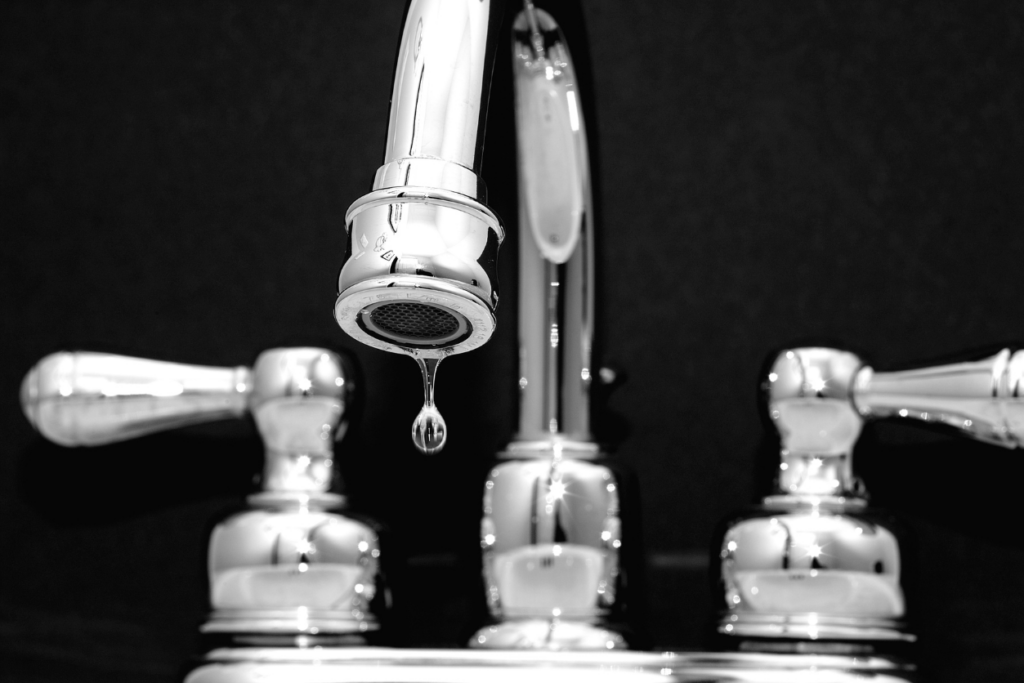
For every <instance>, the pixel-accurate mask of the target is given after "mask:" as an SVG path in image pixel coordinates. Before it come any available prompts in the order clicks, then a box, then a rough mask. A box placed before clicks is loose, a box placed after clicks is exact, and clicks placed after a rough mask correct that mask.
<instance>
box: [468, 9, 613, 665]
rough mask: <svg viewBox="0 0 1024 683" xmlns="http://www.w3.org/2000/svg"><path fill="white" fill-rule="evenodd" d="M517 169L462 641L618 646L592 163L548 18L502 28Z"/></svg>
mask: <svg viewBox="0 0 1024 683" xmlns="http://www.w3.org/2000/svg"><path fill="white" fill-rule="evenodd" d="M512 59H513V82H514V84H515V95H516V139H517V143H518V166H519V228H520V240H519V244H520V250H519V363H520V378H519V389H520V418H519V431H518V433H517V434H516V435H515V437H514V438H513V440H512V443H510V444H509V446H508V447H507V449H506V450H505V451H504V452H503V453H501V454H499V456H498V457H499V459H501V460H503V462H500V463H499V464H498V465H497V466H496V467H494V468H493V469H492V470H491V473H490V475H489V477H488V479H487V482H486V484H485V489H484V505H483V507H484V516H483V520H482V522H481V531H480V535H481V548H482V550H483V564H484V581H485V584H486V586H485V588H486V591H487V602H488V606H489V609H490V614H491V618H492V620H493V623H491V624H489V625H487V626H485V627H483V628H481V629H480V630H478V631H477V632H476V634H475V635H474V636H473V637H472V638H471V640H470V643H469V644H470V646H471V647H474V648H492V649H527V650H529V649H536V650H605V651H607V650H618V649H623V648H626V647H627V646H628V642H627V639H626V637H625V635H624V631H625V630H626V629H625V627H624V623H623V622H624V619H623V616H624V615H623V609H622V604H623V600H622V599H621V596H620V591H621V589H622V588H623V587H624V586H625V580H624V576H623V573H622V569H621V562H620V554H621V548H622V543H623V539H622V531H621V526H622V525H621V521H620V518H619V488H620V486H621V484H620V482H619V481H618V479H617V477H616V475H615V473H614V471H613V470H612V469H611V468H610V467H609V466H608V464H607V463H606V462H604V461H602V460H600V459H599V458H600V457H601V451H600V448H599V447H598V445H597V444H596V443H595V442H594V441H593V438H592V436H591V433H590V388H591V384H592V377H591V348H592V343H593V318H594V255H593V242H592V237H593V216H592V214H593V212H592V206H591V204H592V202H591V192H590V175H589V174H590V169H589V162H588V159H587V144H586V135H585V129H584V127H583V115H582V111H581V110H580V107H579V95H578V89H577V80H576V74H575V71H574V69H573V65H572V59H571V57H570V55H569V51H568V48H567V46H566V43H565V38H564V36H563V35H562V32H561V30H560V29H559V27H558V24H557V23H556V22H555V20H554V19H553V18H552V17H551V16H550V15H549V14H547V13H546V12H544V11H542V10H539V9H537V8H535V7H534V6H533V4H532V3H530V2H527V3H526V7H525V9H524V11H522V12H520V13H519V14H518V16H517V17H516V20H515V22H514V23H513V27H512Z"/></svg>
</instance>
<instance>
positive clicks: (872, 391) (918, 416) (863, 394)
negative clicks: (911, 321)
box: [853, 349, 1024, 448]
mask: <svg viewBox="0 0 1024 683" xmlns="http://www.w3.org/2000/svg"><path fill="white" fill-rule="evenodd" d="M1022 378H1024V352H1022V351H1016V352H1014V351H1011V350H1010V349H1003V350H1002V351H1000V352H999V353H997V354H995V355H994V356H991V357H988V358H983V359H981V360H972V361H966V362H962V363H950V364H943V365H936V366H933V367H927V368H918V369H914V370H902V371H894V372H876V371H875V370H873V369H872V368H868V367H865V368H863V369H862V370H861V371H860V372H859V373H858V375H857V380H856V387H855V391H854V396H853V400H854V403H855V404H856V406H857V409H858V410H859V411H860V413H861V415H863V416H864V417H865V418H868V419H871V418H883V417H889V418H898V419H907V420H915V421H921V422H926V423H931V424H938V425H945V426H947V427H953V428H955V429H957V430H959V431H960V432H961V433H963V434H964V435H966V436H969V437H971V438H974V439H977V440H979V441H985V442H988V443H992V444H996V445H998V446H1003V447H1005V448H1020V447H1022V446H1024V383H1022Z"/></svg>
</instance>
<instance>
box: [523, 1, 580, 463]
mask: <svg viewBox="0 0 1024 683" xmlns="http://www.w3.org/2000/svg"><path fill="white" fill-rule="evenodd" d="M512 62H513V82H514V84H515V97H516V99H515V102H516V140H517V149H518V169H519V234H520V239H519V323H518V325H519V390H520V404H519V431H518V433H517V434H516V437H515V439H514V441H513V443H512V445H510V447H509V449H508V452H509V453H515V455H516V456H517V457H522V456H524V455H527V454H529V453H530V452H536V453H539V454H544V453H545V452H547V451H550V448H551V444H552V443H553V442H556V441H557V442H559V443H561V445H562V447H563V448H565V449H570V448H573V446H574V444H575V445H576V447H575V449H574V450H576V451H580V450H588V449H589V450H590V451H591V452H592V453H593V454H595V455H596V449H593V448H591V446H592V444H591V441H592V440H591V434H590V387H591V384H592V382H593V379H594V378H593V376H592V375H593V373H592V368H591V362H592V359H591V351H592V347H593V334H594V329H593V326H594V245H593V232H594V231H593V208H592V201H591V191H590V190H591V188H590V165H589V160H588V156H587V140H586V129H585V127H584V119H583V112H582V108H581V106H580V98H579V92H578V82H577V78H576V73H575V70H574V68H573V63H572V57H571V55H570V54H569V49H568V46H567V45H566V43H565V37H564V36H563V35H562V33H561V30H560V29H559V27H558V24H557V23H556V22H555V20H554V19H553V18H552V17H551V16H550V15H549V14H547V13H546V12H544V11H542V10H540V9H536V8H534V7H533V5H532V3H527V9H526V10H525V11H523V12H521V13H520V14H519V15H518V16H517V17H516V20H515V23H514V24H513V27H512Z"/></svg>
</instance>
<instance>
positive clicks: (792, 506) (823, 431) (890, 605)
mask: <svg viewBox="0 0 1024 683" xmlns="http://www.w3.org/2000/svg"><path fill="white" fill-rule="evenodd" d="M1022 374H1024V354H1021V353H1019V352H1018V353H1013V352H1011V351H1010V350H1009V349H1004V350H1003V351H1000V352H999V353H997V354H995V355H994V356H991V357H987V358H983V359H981V360H974V361H967V362H960V363H950V364H943V365H938V366H933V367H926V368H919V369H915V370H904V371H894V372H876V371H875V370H874V369H873V368H871V367H870V366H868V365H867V364H865V363H864V362H863V361H862V360H861V359H860V358H859V357H857V356H856V355H854V354H852V353H849V352H847V351H843V350H840V349H833V348H824V347H810V348H797V349H790V350H786V351H783V352H782V353H780V354H779V355H778V356H777V357H776V358H775V360H774V362H773V363H772V365H771V368H770V369H769V373H768V376H767V377H766V378H765V382H764V384H763V388H764V392H765V398H766V402H767V409H768V415H769V417H770V418H771V420H772V422H773V424H774V425H775V426H776V428H777V429H778V432H779V436H780V440H781V447H782V448H781V453H780V462H779V469H778V477H777V494H776V495H773V496H769V497H768V498H766V499H764V501H763V502H762V504H761V505H760V506H759V507H757V508H756V509H754V510H753V511H750V512H748V513H746V514H744V515H742V516H740V517H738V518H737V519H734V520H732V521H731V522H730V523H729V524H728V525H727V527H726V529H725V531H724V533H723V534H722V536H721V538H720V539H719V541H720V542H719V543H717V544H716V545H717V547H719V548H720V550H719V568H720V579H721V589H722V602H721V603H720V606H721V608H722V613H721V617H720V620H719V623H718V631H719V633H721V634H722V635H728V636H736V637H738V638H740V639H743V638H749V639H753V640H752V642H754V643H755V644H754V645H749V646H750V647H757V645H756V643H757V642H758V641H760V642H761V645H762V646H764V643H765V642H766V641H771V640H772V639H779V640H782V639H785V640H788V641H789V642H792V643H799V644H800V647H802V648H804V649H807V648H808V647H809V646H808V645H807V642H818V643H820V642H825V641H827V645H825V646H824V647H829V648H835V647H837V646H839V647H842V646H841V645H837V643H846V646H845V647H847V648H852V649H850V650H849V651H851V652H858V651H873V650H874V649H875V648H876V647H884V643H886V642H889V643H893V642H912V641H913V640H914V636H913V634H911V633H910V632H909V631H908V630H907V626H906V623H905V615H906V614H905V613H906V604H905V597H904V590H903V586H902V581H903V576H902V558H901V554H900V553H901V547H902V546H901V543H900V541H899V536H898V534H897V533H896V531H895V527H893V526H892V523H891V522H890V521H889V520H887V519H886V518H885V517H884V516H881V515H880V514H879V513H878V512H877V511H872V510H870V509H869V508H868V507H867V504H866V499H865V490H864V486H863V484H862V483H861V482H860V481H859V480H858V479H857V478H856V477H855V476H854V474H853V462H852V455H853V448H854V445H855V444H856V442H857V438H858V437H859V436H860V433H861V430H862V427H863V425H864V423H865V422H866V421H867V420H871V419H878V418H895V419H907V420H916V421H923V422H925V423H929V424H936V425H942V426H945V427H953V428H955V429H956V430H958V431H959V432H960V433H961V434H963V435H965V436H968V437H970V438H974V439H978V440H981V441H986V442H989V443H993V444H996V445H999V446H1003V447H1007V448H1015V447H1019V446H1021V445H1022V444H1024V398H1022V397H1021V377H1022ZM801 641H805V642H801ZM868 643H874V645H871V644H868ZM879 643H881V644H882V645H878V644H879ZM771 647H778V646H777V645H772V646H771Z"/></svg>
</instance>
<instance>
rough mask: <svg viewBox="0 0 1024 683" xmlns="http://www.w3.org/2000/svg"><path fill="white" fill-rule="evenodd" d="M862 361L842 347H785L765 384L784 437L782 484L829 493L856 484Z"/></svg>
mask: <svg viewBox="0 0 1024 683" xmlns="http://www.w3.org/2000/svg"><path fill="white" fill-rule="evenodd" d="M863 367H864V363H863V361H862V360H861V359H860V358H859V357H857V356H856V355H854V354H852V353H849V352H847V351H842V350H840V349H830V348H821V347H810V348H796V349H787V350H785V351H783V352H781V353H780V354H779V355H778V356H776V357H775V360H774V361H773V362H772V364H771V368H770V369H769V372H768V376H767V378H766V379H765V382H764V384H763V385H762V388H763V390H764V395H765V398H766V402H767V408H768V415H769V417H770V418H771V419H772V422H773V423H774V424H775V428H776V429H777V430H778V432H779V436H780V438H781V440H782V452H781V460H782V462H781V463H780V465H779V482H778V483H779V488H780V489H781V490H782V491H784V492H786V493H803V494H812V495H828V494H837V493H849V492H852V491H853V490H854V489H855V488H856V483H855V480H854V478H853V469H852V463H851V454H852V452H853V447H854V445H855V444H856V443H857V438H858V437H859V436H860V432H861V428H862V427H863V425H864V416H863V415H861V413H860V412H859V411H858V410H857V407H856V404H855V402H854V400H853V396H854V392H855V385H856V382H857V378H858V377H859V373H860V371H861V369H862V368H863Z"/></svg>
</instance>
